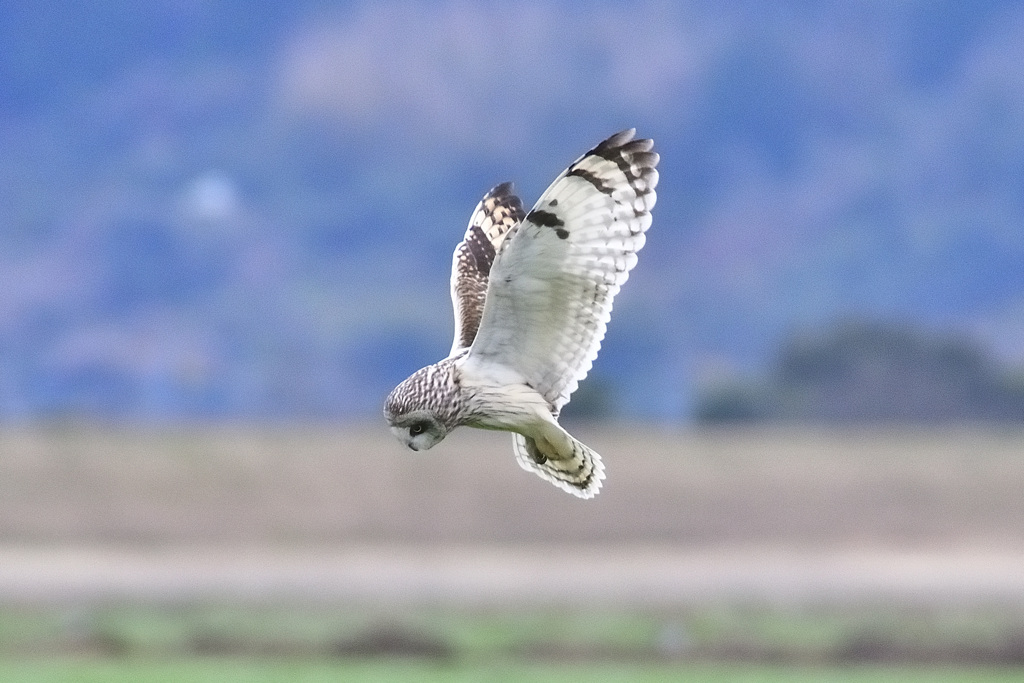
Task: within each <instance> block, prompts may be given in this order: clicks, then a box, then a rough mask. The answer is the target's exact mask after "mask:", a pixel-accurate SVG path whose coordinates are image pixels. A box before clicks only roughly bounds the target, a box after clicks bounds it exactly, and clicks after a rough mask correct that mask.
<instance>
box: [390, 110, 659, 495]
mask: <svg viewBox="0 0 1024 683" xmlns="http://www.w3.org/2000/svg"><path fill="white" fill-rule="evenodd" d="M652 147H653V143H652V142H651V141H650V140H633V131H632V130H629V131H624V132H622V133H618V134H617V135H613V136H612V137H610V138H608V139H607V140H605V141H604V142H602V143H601V144H599V145H598V146H597V147H595V148H594V149H592V150H591V151H590V152H588V153H587V154H584V155H583V156H582V157H580V158H579V159H577V160H576V161H575V162H574V163H573V164H572V165H571V166H569V168H567V169H566V170H565V171H564V172H563V173H562V174H561V175H560V176H559V177H558V178H557V179H556V180H555V181H554V183H552V184H551V186H550V187H549V188H548V189H547V191H545V192H544V194H543V195H542V196H541V198H540V200H539V201H538V202H537V204H536V205H535V206H534V208H533V210H531V211H530V212H529V213H526V212H524V211H523V208H522V203H521V202H520V201H519V199H518V197H516V196H515V195H514V194H512V187H511V185H510V184H508V183H506V184H502V185H499V186H497V187H495V188H494V189H493V190H491V191H490V192H489V193H488V194H487V195H486V196H485V197H484V198H483V200H481V202H480V204H479V205H478V206H477V208H476V210H475V211H474V213H473V216H472V218H471V219H470V224H469V228H468V230H467V231H466V235H465V237H464V239H463V241H462V242H461V243H460V244H459V245H458V247H456V250H455V255H454V258H453V264H452V283H451V289H452V301H453V304H454V307H455V340H454V342H453V343H452V349H451V352H450V354H449V356H448V357H447V358H445V359H444V360H442V361H440V362H438V363H435V364H434V365H430V366H427V367H426V368H423V369H421V370H419V371H417V372H415V373H414V374H413V375H412V376H410V377H409V378H408V379H406V380H405V381H404V382H402V383H401V384H399V385H398V386H397V387H396V388H395V390H394V391H392V392H391V395H390V396H389V397H388V399H387V402H386V404H385V409H384V412H385V415H386V417H387V419H388V422H389V423H390V425H391V428H392V431H394V432H395V434H396V436H398V438H399V439H400V440H402V441H403V442H405V443H406V445H408V446H409V447H410V448H412V449H413V450H425V449H427V448H430V447H431V446H433V445H434V444H436V443H437V442H439V441H441V440H442V439H443V438H444V437H445V436H446V435H447V434H448V433H449V432H450V431H451V430H452V429H455V428H456V427H458V426H463V425H465V426H470V427H477V428H480V429H496V430H502V431H509V432H513V450H514V452H515V454H516V458H517V460H518V461H519V464H520V465H521V466H522V467H523V468H524V469H527V470H529V471H532V472H535V473H537V474H538V475H540V476H541V477H543V478H544V479H547V480H548V481H550V482H552V483H554V484H555V485H556V486H558V487H559V488H562V489H563V490H565V491H568V492H569V493H572V494H574V495H577V496H580V497H582V498H590V497H592V496H594V495H595V494H596V493H597V491H598V489H599V488H600V486H601V481H602V479H603V478H604V469H603V467H602V464H601V459H600V457H599V456H598V455H597V453H595V452H593V451H592V450H591V449H590V448H588V447H587V446H585V445H584V444H582V443H581V442H579V441H578V440H576V439H575V438H573V437H572V436H571V435H570V434H569V433H568V432H566V431H565V430H564V429H562V427H561V426H560V425H559V424H558V414H559V411H560V410H561V408H562V406H564V405H565V404H566V403H568V401H569V397H570V395H571V394H572V392H573V391H575V389H576V387H577V385H578V383H579V381H580V380H582V379H583V378H584V377H585V376H586V374H587V372H588V371H589V370H590V367H591V365H592V363H593V361H594V359H595V358H596V357H597V352H598V350H599V349H600V346H601V340H602V339H603V338H604V333H605V329H606V325H607V323H608V320H609V318H610V315H611V309H612V300H613V299H614V297H615V295H616V294H617V293H618V291H619V288H620V287H621V285H622V283H624V282H625V281H626V279H627V278H628V277H629V271H630V270H631V269H632V268H633V266H634V265H635V264H636V252H637V251H639V250H640V249H641V248H642V247H643V245H644V241H645V235H644V233H645V232H646V230H647V229H648V228H649V227H650V225H651V214H650V210H651V208H652V207H653V206H654V202H655V199H656V194H655V191H654V189H655V186H656V185H657V182H658V172H657V170H656V169H655V167H656V166H657V163H658V155H657V154H656V153H654V152H652V151H651V148H652Z"/></svg>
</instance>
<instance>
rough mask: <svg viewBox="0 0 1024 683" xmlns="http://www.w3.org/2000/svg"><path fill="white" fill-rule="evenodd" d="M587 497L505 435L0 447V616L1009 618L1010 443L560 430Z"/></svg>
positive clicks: (1014, 462) (78, 436)
mask: <svg viewBox="0 0 1024 683" xmlns="http://www.w3.org/2000/svg"><path fill="white" fill-rule="evenodd" d="M575 431H576V432H578V433H579V435H580V436H581V437H582V438H584V439H585V440H586V441H587V442H588V443H590V444H591V445H593V446H594V447H595V448H596V449H598V450H599V451H600V452H601V453H602V454H603V455H604V458H605V462H606V466H607V471H608V479H607V481H606V485H605V488H604V490H603V491H602V493H601V494H600V495H599V496H598V497H597V498H596V499H594V500H591V501H581V500H578V499H575V498H573V497H571V496H569V495H567V494H565V493H563V492H561V491H559V490H557V489H555V488H554V487H553V486H551V485H549V484H547V483H546V482H543V481H542V480H540V479H539V478H537V477H535V476H533V475H531V474H528V473H526V472H523V471H522V470H520V469H519V467H518V466H517V465H516V463H515V461H514V458H513V456H512V453H511V448H510V444H509V438H508V437H507V436H506V435H503V434H496V433H487V432H476V431H472V430H462V431H460V432H458V433H456V434H455V435H453V436H452V437H450V438H449V439H448V440H447V441H446V442H445V443H443V444H441V445H440V446H438V447H437V448H435V449H434V450H432V451H431V452H428V453H418V454H416V453H411V452H408V451H405V450H403V449H402V448H401V447H400V446H399V445H398V444H397V443H396V442H394V441H393V440H392V439H391V438H390V435H389V434H388V433H386V431H385V430H384V428H383V427H378V426H373V427H367V428H349V429H342V428H328V427H304V428H299V427H293V428H283V427H282V428H259V429H253V428H241V427H232V428H229V427H217V428H213V427H195V428H185V427H180V428H173V429H171V428H167V429H114V428H108V429H100V428H83V427H68V426H55V427H49V428H36V429H11V428H8V429H6V430H4V431H3V432H0V598H3V599H7V600H18V599H37V598H44V597H46V598H50V599H61V598H62V597H63V598H75V597H104V596H106V597H121V598H143V599H144V598H151V597H156V598H161V597H167V598H176V597H179V598H180V597H186V598H188V597H211V598H216V597H223V598H232V599H233V598H243V599H244V598H254V597H256V598H259V597H271V598H272V597H305V598H317V597H319V598H324V597H333V598H336V599H338V600H359V599H370V600H407V601H408V600H412V601H417V600H419V601H424V600H426V601H440V602H444V601H446V600H451V599H458V600H462V601H463V602H471V603H472V602H477V603H479V602H488V601H492V602H493V601H500V602H505V603H508V602H510V601H511V602H517V603H520V602H523V601H527V602H529V601H533V602H541V603H544V602H551V601H555V602H557V601H559V600H562V601H570V602H571V601H573V600H575V601H576V602H583V603H590V602H593V601H595V600H597V601H600V600H604V601H606V602H609V601H610V602H620V603H622V602H625V603H627V604H648V605H657V604H668V603H687V602H695V601H704V602H708V601H716V600H730V599H733V600H734V599H756V600H773V601H779V600H781V601H787V600H788V601H802V602H807V601H836V600H847V599H884V600H888V599H893V598H907V599H916V600H919V601H926V602H929V603H932V602H950V601H954V602H955V601H957V600H973V601H975V602H977V601H989V602H992V601H994V602H1002V603H1006V602H1007V601H1009V602H1012V603H1014V604H1024V570H1022V569H1021V567H1024V432H1021V431H994V430H981V429H977V430H947V431H930V432H925V431H886V432H881V431H848V432H844V433H826V432H815V431H792V430H790V431H784V430H761V431H738V432H695V431H665V430H660V429H657V428H641V427H622V428H619V429H614V430H613V429H604V430H601V429H596V428H591V427H588V426H586V425H581V426H579V427H578V428H577V429H576V430H575Z"/></svg>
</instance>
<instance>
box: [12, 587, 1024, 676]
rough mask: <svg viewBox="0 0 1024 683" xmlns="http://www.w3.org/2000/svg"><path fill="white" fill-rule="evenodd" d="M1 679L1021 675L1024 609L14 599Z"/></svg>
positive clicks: (1023, 654)
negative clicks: (18, 602)
mask: <svg viewBox="0 0 1024 683" xmlns="http://www.w3.org/2000/svg"><path fill="white" fill-rule="evenodd" d="M0 680H3V681H8V680H10V681H27V682H29V683H33V682H35V681H58V680H59V681H68V680H71V681H115V682H116V681H122V680H123V681H168V682H178V681H234V680H239V681H241V680H245V681H321V680H335V681H336V680H381V681H390V680H396V681H397V680H424V681H432V680H438V681H441V680H445V681H448V680H456V681H458V680H473V681H563V680H588V681H603V680H608V681H669V680H671V681H687V680H693V681H940V682H941V681H974V680H976V681H1020V680H1024V615H1021V614H1020V613H1018V612H1015V611H1013V610H1001V609H998V608H995V607H992V606H989V607H984V608H982V607H978V608H966V607H959V608H955V609H954V608H945V609H942V610H936V609H923V608H917V609H907V608H898V607H896V606H892V605H890V606H877V605H876V606H859V607H850V606H846V607H842V608H840V607H829V608H818V609H811V608H808V609H799V610H797V609H780V608H776V607H772V606H769V605H746V606H742V605H739V606H737V605H733V606H719V607H704V608H690V609H685V610H671V611H648V612H643V611H600V610H592V611H581V610H562V611H558V610H554V609H548V610H543V611H536V610H534V611H522V612H516V611H502V610H475V611H474V610H461V611H459V610H456V611H452V610H447V609H443V608H441V607H434V608H417V609H413V610H409V609H405V610H396V609H394V608H388V607H386V606H379V605H378V606H375V607H371V606H366V605H362V606H347V607H346V606H337V605H335V606H310V605H304V606H297V605H280V606H267V605H264V606H253V605H211V604H188V605H182V604H162V605H161V604H149V605H78V606H62V607H58V606H31V607H29V606H23V607H11V606H8V607H5V608H2V609H0Z"/></svg>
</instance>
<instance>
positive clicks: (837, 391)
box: [695, 321, 1024, 424]
mask: <svg viewBox="0 0 1024 683" xmlns="http://www.w3.org/2000/svg"><path fill="white" fill-rule="evenodd" d="M695 416H696V419H697V420H698V421H699V422H704V423H723V422H752V421H766V420H785V421H799V422H819V423H825V424H843V423H884V422H897V423H937V422H968V421H994V422H1024V386H1022V385H1021V383H1020V382H1017V381H1015V380H1014V378H1013V376H1012V375H1011V374H1010V372H1009V371H1008V370H1007V369H1006V368H1003V367H1001V366H1000V365H999V364H998V363H997V362H996V361H995V360H994V359H992V358H991V357H990V356H989V355H988V354H986V353H985V351H984V350H983V349H982V347H981V346H980V345H979V344H978V343H977V342H975V341H973V340H971V339H969V338H967V337H960V336H953V335H945V334H939V333H933V332H929V331H927V330H923V329H920V328H917V327H914V326H912V325H909V324H904V323H886V322H864V321H858V322H846V323H842V324H839V325H837V326H835V327H832V328H830V329H828V330H825V331H823V332H822V333H819V334H810V335H808V334H803V335H797V336H794V337H793V338H791V339H790V340H788V341H787V342H785V343H784V344H783V346H782V348H781V349H780V351H779V353H778V355H777V357H776V360H775V362H774V363H773V365H772V368H771V370H770V372H769V375H768V378H767V380H766V381H764V382H762V383H757V382H755V381H748V382H746V383H743V382H734V383H732V384H730V385H722V386H716V387H711V388H708V389H707V390H705V391H704V392H703V393H702V394H701V396H700V398H699V400H698V404H697V406H696V410H695Z"/></svg>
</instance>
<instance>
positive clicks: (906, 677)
mask: <svg viewBox="0 0 1024 683" xmlns="http://www.w3.org/2000/svg"><path fill="white" fill-rule="evenodd" d="M0 677H2V679H3V680H5V681H18V682H19V683H66V682H67V681H74V682H76V683H121V682H124V683H129V682H130V683H138V682H139V681H145V682H146V683H185V682H189V683H199V682H203V681H217V682H218V683H234V682H236V681H237V682H239V683H241V682H243V681H244V682H245V683H278V682H282V683H283V682H287V683H320V682H321V681H332V682H335V683H336V682H337V681H380V682H382V683H387V682H389V681H426V682H428V683H429V682H430V681H484V682H488V681H489V682H494V683H505V682H508V683H519V682H524V683H532V682H537V683H541V682H548V681H550V682H552V683H560V682H562V681H588V682H596V683H600V682H602V681H608V682H610V683H611V682H616V683H622V682H627V683H628V682H630V681H635V682H636V683H646V682H651V683H655V682H658V683H660V682H663V681H664V682H669V681H672V682H679V683H685V682H687V681H694V682H711V683H714V682H722V683H725V682H736V683H761V682H763V683H805V682H806V683H811V682H814V683H830V682H832V681H835V682H847V683H946V682H949V683H953V682H956V683H963V682H968V683H970V682H977V683H1002V682H1004V681H1005V682H1006V683H1018V682H1019V681H1020V680H1021V671H1019V670H1017V671H1013V670H1005V669H993V668H930V667H926V668H915V667H905V666H884V667H862V668H819V667H811V668H798V667H791V666H777V665H769V666H749V665H741V666H736V665H703V664H696V665H691V664H671V665H670V664H637V665H622V664H608V663H598V664H586V663H556V664H551V663H520V662H498V663H487V664H483V663H481V664H447V665H438V664H434V663H431V662H420V661H346V662H330V661H319V660H312V661H309V660H294V661H292V660H289V661H280V660H250V659H202V658H187V659H170V660H160V661H148V660H124V661H110V660H92V659H60V660H49V659H48V660H33V661H17V662H10V661H2V662H0Z"/></svg>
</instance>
